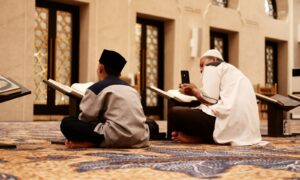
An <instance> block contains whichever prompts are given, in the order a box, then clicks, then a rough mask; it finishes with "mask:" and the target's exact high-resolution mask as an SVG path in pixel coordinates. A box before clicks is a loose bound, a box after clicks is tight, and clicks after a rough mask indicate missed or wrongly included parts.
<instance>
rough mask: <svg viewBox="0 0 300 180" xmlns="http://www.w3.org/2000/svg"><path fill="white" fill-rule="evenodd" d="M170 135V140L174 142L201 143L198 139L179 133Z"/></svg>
mask: <svg viewBox="0 0 300 180" xmlns="http://www.w3.org/2000/svg"><path fill="white" fill-rule="evenodd" d="M171 135H172V137H171V139H172V140H173V141H175V142H182V143H191V144H194V143H202V142H203V141H202V139H201V138H200V137H196V136H190V135H187V134H184V133H183V132H180V131H173V132H172V134H171Z"/></svg>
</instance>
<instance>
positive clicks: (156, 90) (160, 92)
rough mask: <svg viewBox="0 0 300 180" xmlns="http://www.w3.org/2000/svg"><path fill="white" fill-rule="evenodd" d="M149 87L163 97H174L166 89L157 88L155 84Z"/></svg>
mask: <svg viewBox="0 0 300 180" xmlns="http://www.w3.org/2000/svg"><path fill="white" fill-rule="evenodd" d="M149 89H150V90H152V91H154V92H156V93H157V94H159V95H160V96H163V97H165V98H173V97H174V96H173V95H171V94H168V93H167V92H166V91H164V90H161V89H159V88H157V87H155V86H150V87H149Z"/></svg>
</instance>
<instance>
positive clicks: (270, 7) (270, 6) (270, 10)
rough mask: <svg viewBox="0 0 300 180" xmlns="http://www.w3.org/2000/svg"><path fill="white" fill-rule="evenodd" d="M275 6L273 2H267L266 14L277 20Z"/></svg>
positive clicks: (268, 0) (269, 0) (270, 0)
mask: <svg viewBox="0 0 300 180" xmlns="http://www.w3.org/2000/svg"><path fill="white" fill-rule="evenodd" d="M274 7H275V6H274V4H273V1H272V0H265V13H266V15H268V16H270V17H273V18H276V10H275V8H274Z"/></svg>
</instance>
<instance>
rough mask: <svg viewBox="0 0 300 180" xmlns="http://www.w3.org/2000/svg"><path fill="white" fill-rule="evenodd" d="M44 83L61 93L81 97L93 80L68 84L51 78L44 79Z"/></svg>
mask: <svg viewBox="0 0 300 180" xmlns="http://www.w3.org/2000/svg"><path fill="white" fill-rule="evenodd" d="M44 83H46V84H47V85H48V86H50V87H52V88H53V89H55V90H57V91H59V92H61V93H63V94H66V95H71V96H75V97H77V98H82V97H83V95H84V94H85V91H86V90H87V88H88V87H90V86H91V85H92V84H94V83H93V82H87V83H74V84H72V85H71V86H68V85H65V84H62V83H60V82H58V81H55V80H53V79H48V80H44Z"/></svg>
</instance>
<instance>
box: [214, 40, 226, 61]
mask: <svg viewBox="0 0 300 180" xmlns="http://www.w3.org/2000/svg"><path fill="white" fill-rule="evenodd" d="M214 48H215V49H217V50H218V51H219V52H220V53H221V55H222V56H223V57H224V39H223V38H219V37H215V38H214Z"/></svg>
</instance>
